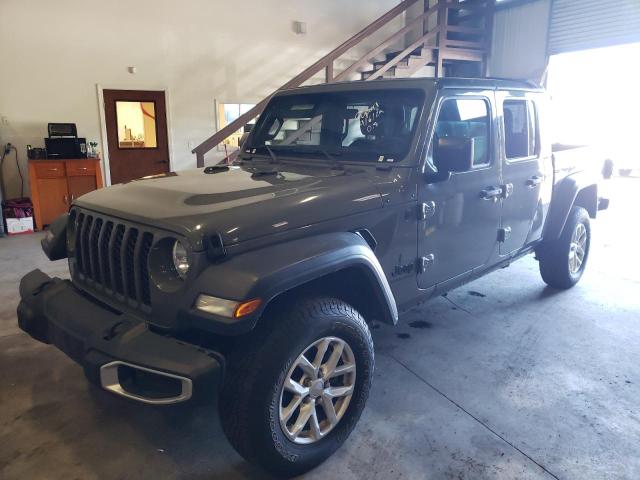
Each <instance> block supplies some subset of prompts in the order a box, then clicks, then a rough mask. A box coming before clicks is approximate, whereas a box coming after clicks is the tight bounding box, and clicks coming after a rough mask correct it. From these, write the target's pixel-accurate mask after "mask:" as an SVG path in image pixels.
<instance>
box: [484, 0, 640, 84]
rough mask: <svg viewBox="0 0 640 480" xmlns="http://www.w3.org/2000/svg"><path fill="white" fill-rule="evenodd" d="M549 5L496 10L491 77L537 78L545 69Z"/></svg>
mask: <svg viewBox="0 0 640 480" xmlns="http://www.w3.org/2000/svg"><path fill="white" fill-rule="evenodd" d="M637 1H639V2H640V0H637ZM550 4H551V1H550V0H538V1H535V2H529V3H525V4H522V5H519V6H516V7H512V8H505V9H502V10H498V11H497V12H496V15H495V20H494V26H493V38H492V44H491V45H492V46H491V55H490V56H489V63H488V70H489V74H490V75H491V76H495V77H509V78H521V79H527V80H534V81H536V82H540V81H541V79H542V78H543V76H544V73H545V71H546V68H547V31H548V26H549V10H550Z"/></svg>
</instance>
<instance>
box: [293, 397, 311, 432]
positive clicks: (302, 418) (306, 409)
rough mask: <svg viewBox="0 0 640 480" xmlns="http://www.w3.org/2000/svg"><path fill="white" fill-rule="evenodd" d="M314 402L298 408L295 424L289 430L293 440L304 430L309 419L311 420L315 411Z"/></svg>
mask: <svg viewBox="0 0 640 480" xmlns="http://www.w3.org/2000/svg"><path fill="white" fill-rule="evenodd" d="M315 408H316V406H315V402H308V403H305V404H303V405H302V406H301V407H300V413H299V414H298V418H297V419H296V423H295V424H294V425H293V428H292V429H291V436H292V437H293V438H298V435H300V432H302V430H304V427H305V426H306V425H307V423H308V422H309V418H311V414H312V411H313V410H315Z"/></svg>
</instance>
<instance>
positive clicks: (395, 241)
mask: <svg viewBox="0 0 640 480" xmlns="http://www.w3.org/2000/svg"><path fill="white" fill-rule="evenodd" d="M545 115H546V99H545V94H544V92H543V91H542V90H541V89H540V88H537V87H536V86H534V85H532V84H529V83H526V82H519V81H509V80H496V79H454V78H450V79H439V80H435V79H404V80H380V81H376V82H363V83H342V84H328V85H321V86H313V87H305V88H298V89H292V90H288V91H282V92H279V93H277V94H276V95H275V96H273V97H272V98H271V100H270V101H269V103H268V106H267V107H266V109H265V110H264V112H263V113H262V115H261V116H260V117H259V119H258V120H257V123H256V125H255V127H254V128H253V129H252V131H251V133H250V135H249V137H248V138H247V139H246V140H245V142H244V144H243V147H242V149H241V152H240V155H239V158H238V160H237V162H236V164H235V165H230V166H222V165H218V166H213V167H207V168H204V169H195V170H191V171H184V172H176V173H170V174H166V175H160V176H155V177H149V178H144V179H140V180H138V181H132V182H129V183H126V184H122V185H114V186H112V187H109V188H105V189H102V190H98V191H95V192H92V193H89V194H87V195H85V196H83V197H81V198H79V199H76V200H75V201H74V203H73V205H72V206H71V208H70V211H69V213H68V215H65V216H63V217H61V218H59V219H58V220H56V221H55V222H54V223H53V224H52V225H51V226H50V229H49V231H48V232H47V234H46V236H45V237H44V239H43V241H42V244H43V249H44V251H45V253H46V254H47V256H48V257H49V258H50V259H52V260H53V259H61V258H68V263H69V270H70V277H71V279H70V280H61V279H59V278H50V277H49V276H47V275H45V274H44V273H42V272H41V271H39V270H34V271H32V272H30V273H28V274H27V275H25V276H24V278H23V279H22V281H21V283H20V296H21V302H20V305H19V307H18V321H19V324H20V327H21V328H22V329H23V330H24V331H26V332H28V333H29V334H30V335H31V336H32V337H33V338H35V339H37V340H40V341H42V342H45V343H51V344H53V345H55V346H56V347H57V348H59V349H60V350H62V351H63V352H65V353H66V354H67V355H68V356H69V357H71V358H72V359H73V360H75V361H76V362H78V363H79V364H80V365H82V367H83V368H84V371H85V374H86V376H87V378H88V379H89V380H90V381H91V382H93V383H95V384H97V385H99V386H101V387H102V388H104V389H105V390H107V391H110V392H113V393H114V394H117V395H120V396H123V397H127V398H129V399H133V400H136V401H139V402H144V403H147V404H151V405H167V404H174V403H178V402H183V401H187V400H189V399H192V398H201V399H205V400H209V401H215V400H216V399H217V401H218V408H219V412H220V417H221V423H222V427H223V429H224V432H225V433H226V435H227V437H228V439H229V441H230V442H231V444H232V445H233V447H234V448H235V449H236V450H237V451H238V452H239V453H240V454H241V455H242V456H243V457H244V458H246V459H247V460H248V461H250V462H254V463H257V464H259V465H261V466H262V467H263V468H265V469H267V470H270V471H271V472H274V473H275V474H277V475H287V476H288V475H295V474H299V473H301V472H304V471H306V470H309V469H311V468H313V467H314V466H316V465H318V464H319V463H320V462H322V461H323V460H325V459H326V458H327V457H328V456H329V455H331V454H332V453H333V452H334V451H335V450H336V449H337V448H339V446H340V445H341V444H342V443H343V442H344V441H345V440H346V438H347V437H348V435H349V434H350V432H351V431H352V430H353V428H354V426H355V424H356V422H357V421H358V418H359V417H360V414H361V413H362V411H363V409H364V407H365V402H366V400H367V397H368V395H369V388H370V385H371V379H372V373H373V368H374V349H373V342H372V337H371V334H370V331H369V327H368V325H369V324H370V323H371V322H372V321H380V322H386V323H389V324H395V323H396V322H397V321H398V316H399V313H401V312H403V311H406V310H408V309H410V308H412V307H415V306H416V305H419V304H421V303H422V302H424V301H425V300H428V299H429V298H432V297H434V296H437V295H441V294H443V293H444V292H447V291H448V290H451V289H453V288H456V287H458V286H460V285H462V284H463V283H465V282H469V281H471V280H473V279H475V278H477V277H479V276H481V275H484V274H487V273H489V272H491V271H493V270H495V269H497V268H501V267H504V266H506V265H508V264H509V263H510V262H513V261H514V260H516V259H518V258H520V257H522V256H524V255H527V254H530V253H535V254H536V258H537V259H538V261H539V264H540V272H541V274H542V278H543V280H544V281H545V282H546V283H547V284H549V285H551V286H552V287H555V288H561V289H566V288H569V287H571V286H573V285H575V284H576V282H578V280H579V279H580V277H581V275H582V273H583V272H584V269H585V265H586V263H587V259H588V256H589V245H590V232H591V231H590V227H589V221H590V220H589V219H590V218H595V217H596V214H597V212H598V210H600V209H603V208H606V207H607V204H608V201H607V200H606V199H601V198H599V196H598V187H597V184H596V180H595V179H596V178H597V176H598V173H599V172H597V171H596V172H594V173H591V172H589V171H588V170H587V169H584V168H582V166H581V165H580V164H579V162H573V161H571V162H567V161H565V162H562V158H560V157H557V158H554V155H553V153H552V151H551V143H550V141H549V140H548V135H547V131H546V129H545V125H546V122H545Z"/></svg>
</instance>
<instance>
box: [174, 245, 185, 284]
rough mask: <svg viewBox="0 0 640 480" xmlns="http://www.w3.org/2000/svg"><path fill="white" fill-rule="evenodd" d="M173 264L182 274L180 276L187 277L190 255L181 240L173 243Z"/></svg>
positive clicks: (179, 273)
mask: <svg viewBox="0 0 640 480" xmlns="http://www.w3.org/2000/svg"><path fill="white" fill-rule="evenodd" d="M173 266H174V267H175V269H176V272H178V275H180V278H185V277H186V276H187V272H188V271H189V256H188V255H187V249H186V248H184V245H182V243H180V240H176V242H175V243H174V244H173Z"/></svg>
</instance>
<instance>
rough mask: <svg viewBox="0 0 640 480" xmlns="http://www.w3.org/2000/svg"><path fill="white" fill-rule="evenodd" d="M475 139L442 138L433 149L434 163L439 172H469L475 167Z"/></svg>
mask: <svg viewBox="0 0 640 480" xmlns="http://www.w3.org/2000/svg"><path fill="white" fill-rule="evenodd" d="M473 157H474V139H473V138H469V137H441V138H439V139H438V141H437V142H436V143H435V145H434V148H433V163H434V165H435V166H436V168H437V169H438V171H439V172H442V173H444V172H468V171H469V170H471V168H472V167H473Z"/></svg>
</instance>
